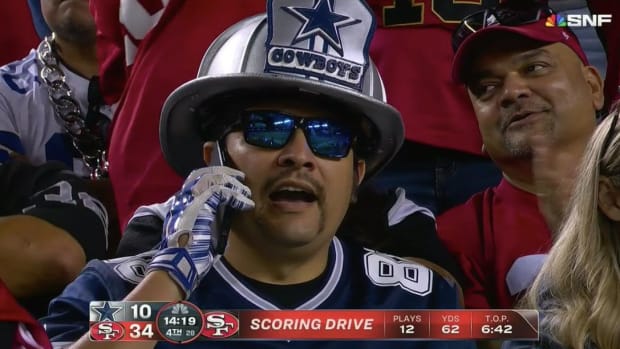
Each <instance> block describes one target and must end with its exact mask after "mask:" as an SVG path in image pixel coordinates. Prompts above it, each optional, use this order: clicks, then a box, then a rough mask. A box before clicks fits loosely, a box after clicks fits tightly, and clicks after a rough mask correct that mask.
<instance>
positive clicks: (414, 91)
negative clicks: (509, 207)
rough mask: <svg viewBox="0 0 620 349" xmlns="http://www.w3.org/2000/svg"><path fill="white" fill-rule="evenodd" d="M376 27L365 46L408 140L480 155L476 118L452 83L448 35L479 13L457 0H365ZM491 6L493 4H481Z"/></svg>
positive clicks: (460, 87) (461, 91)
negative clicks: (465, 18) (372, 36)
mask: <svg viewBox="0 0 620 349" xmlns="http://www.w3.org/2000/svg"><path fill="white" fill-rule="evenodd" d="M367 2H368V3H369V4H370V6H371V7H372V9H373V10H374V12H375V14H376V15H377V23H378V27H377V30H376V32H375V36H374V38H373V40H372V43H371V46H370V55H371V57H372V59H373V60H374V62H375V64H376V65H377V68H378V69H379V72H380V73H381V77H382V78H383V81H384V83H385V85H386V86H385V89H386V93H387V99H388V102H389V103H390V104H392V105H393V106H394V107H396V109H398V110H399V111H400V112H401V113H402V116H403V121H404V123H405V136H406V138H407V139H408V140H410V141H413V142H418V143H423V144H426V145H431V146H434V147H438V148H445V149H452V150H457V151H461V152H465V153H470V154H476V155H481V152H480V149H481V147H482V140H481V137H480V131H479V130H478V123H477V120H476V116H475V114H474V111H473V109H472V106H471V102H470V100H469V97H468V96H467V92H466V90H465V87H464V86H463V85H457V84H455V83H454V82H452V80H451V77H450V71H451V66H452V57H453V52H452V46H451V42H452V31H453V30H454V29H455V28H456V26H457V24H458V22H459V21H460V20H461V19H462V18H463V17H465V16H466V15H467V14H470V13H472V12H475V11H478V10H481V9H483V6H482V5H480V4H471V3H466V2H465V1H462V2H461V3H458V2H456V3H455V2H454V1H437V0H435V1H433V0H416V1H393V0H368V1H367ZM483 3H484V5H485V6H494V5H495V4H497V3H498V1H493V0H490V1H484V2H483Z"/></svg>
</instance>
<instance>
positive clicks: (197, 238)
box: [149, 166, 254, 297]
mask: <svg viewBox="0 0 620 349" xmlns="http://www.w3.org/2000/svg"><path fill="white" fill-rule="evenodd" d="M243 178H244V174H243V173H242V172H241V171H238V170H235V169H232V168H230V167H226V166H213V167H212V166H209V167H204V168H201V169H198V170H195V171H193V172H192V173H191V174H190V175H189V176H188V178H187V179H186V180H185V183H184V184H183V187H182V188H181V190H180V191H179V192H177V193H176V194H175V196H174V198H173V200H172V205H171V208H170V211H169V212H168V214H167V215H166V217H165V218H164V236H163V241H162V243H161V247H160V251H159V252H158V253H157V254H155V256H154V257H153V260H152V261H151V262H150V263H149V269H158V270H164V271H167V272H168V274H169V275H170V276H171V278H172V279H173V280H175V281H176V283H177V284H178V285H179V287H180V288H181V289H182V290H183V291H184V293H185V296H186V297H189V295H190V294H191V292H192V291H193V289H194V288H195V287H196V285H198V284H199V283H200V280H202V277H203V276H204V275H206V273H207V272H208V271H209V269H210V268H211V266H212V265H213V260H214V257H215V255H216V254H217V253H218V252H217V250H221V251H223V247H221V246H222V244H224V245H225V243H226V240H227V235H228V231H227V230H225V231H223V230H222V228H226V227H225V226H224V227H222V222H224V223H226V219H227V218H226V214H225V213H220V212H225V209H235V210H248V209H251V208H253V207H254V202H253V201H252V200H251V199H250V189H249V188H248V187H247V186H245V185H244V184H243V183H241V182H240V180H242V179H243ZM220 214H223V217H221V218H222V219H223V220H220V217H218V216H219V215H220ZM226 224H229V223H226ZM222 233H224V236H222ZM180 261H191V263H187V262H185V263H180Z"/></svg>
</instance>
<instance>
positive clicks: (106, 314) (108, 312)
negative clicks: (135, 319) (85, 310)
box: [93, 302, 123, 321]
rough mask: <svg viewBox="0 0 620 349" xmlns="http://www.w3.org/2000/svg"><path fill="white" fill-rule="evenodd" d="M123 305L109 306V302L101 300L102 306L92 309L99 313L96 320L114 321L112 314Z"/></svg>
mask: <svg viewBox="0 0 620 349" xmlns="http://www.w3.org/2000/svg"><path fill="white" fill-rule="evenodd" d="M121 309H123V307H111V306H110V302H103V306H102V307H93V310H94V311H96V312H97V313H99V319H97V321H105V320H106V319H107V320H110V321H116V319H114V314H116V313H118V312H119V311H120V310H121Z"/></svg>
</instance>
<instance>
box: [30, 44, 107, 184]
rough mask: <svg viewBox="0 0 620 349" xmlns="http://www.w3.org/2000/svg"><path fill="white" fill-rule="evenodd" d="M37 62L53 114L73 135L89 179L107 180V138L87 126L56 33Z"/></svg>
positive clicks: (39, 49) (42, 47)
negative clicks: (58, 52) (63, 66)
mask: <svg viewBox="0 0 620 349" xmlns="http://www.w3.org/2000/svg"><path fill="white" fill-rule="evenodd" d="M37 60H38V62H39V64H40V65H41V71H40V72H39V76H40V77H41V80H43V83H45V85H46V86H47V89H48V92H49V100H50V102H51V103H52V106H53V107H54V113H55V115H56V117H57V118H58V119H59V121H60V122H61V123H62V125H63V127H64V129H65V131H66V132H67V133H68V134H69V136H71V141H72V143H73V146H74V147H75V149H77V151H78V152H79V153H80V156H81V157H82V161H84V164H86V166H87V167H88V169H89V170H90V178H91V179H102V178H107V176H108V161H107V156H106V155H107V154H106V150H105V148H106V145H105V139H104V136H103V134H102V132H98V131H97V130H93V129H90V128H89V127H87V125H86V122H85V120H84V118H83V117H82V110H81V108H80V104H79V103H78V102H77V101H76V100H75V98H74V96H73V91H72V90H71V87H69V85H68V84H67V83H66V81H65V80H66V77H65V73H64V72H63V71H62V69H61V67H60V62H59V60H58V56H57V55H56V52H55V48H54V35H53V34H52V35H50V36H47V37H46V38H45V39H43V41H42V42H41V44H39V47H38V48H37Z"/></svg>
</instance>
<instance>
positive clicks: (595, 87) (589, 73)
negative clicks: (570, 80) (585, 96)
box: [582, 65, 605, 110]
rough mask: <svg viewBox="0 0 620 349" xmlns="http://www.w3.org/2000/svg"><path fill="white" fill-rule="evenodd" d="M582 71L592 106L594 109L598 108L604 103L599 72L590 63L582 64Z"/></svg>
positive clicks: (602, 84) (602, 83)
mask: <svg viewBox="0 0 620 349" xmlns="http://www.w3.org/2000/svg"><path fill="white" fill-rule="evenodd" d="M582 71H583V76H584V77H585V79H586V82H587V83H588V85H589V86H590V90H591V93H592V103H593V106H594V108H595V109H596V110H600V109H601V108H603V105H604V103H605V92H604V91H603V86H604V82H603V79H602V78H601V74H600V73H599V72H598V70H597V69H596V68H595V67H593V66H590V65H588V66H584V67H583V68H582Z"/></svg>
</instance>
